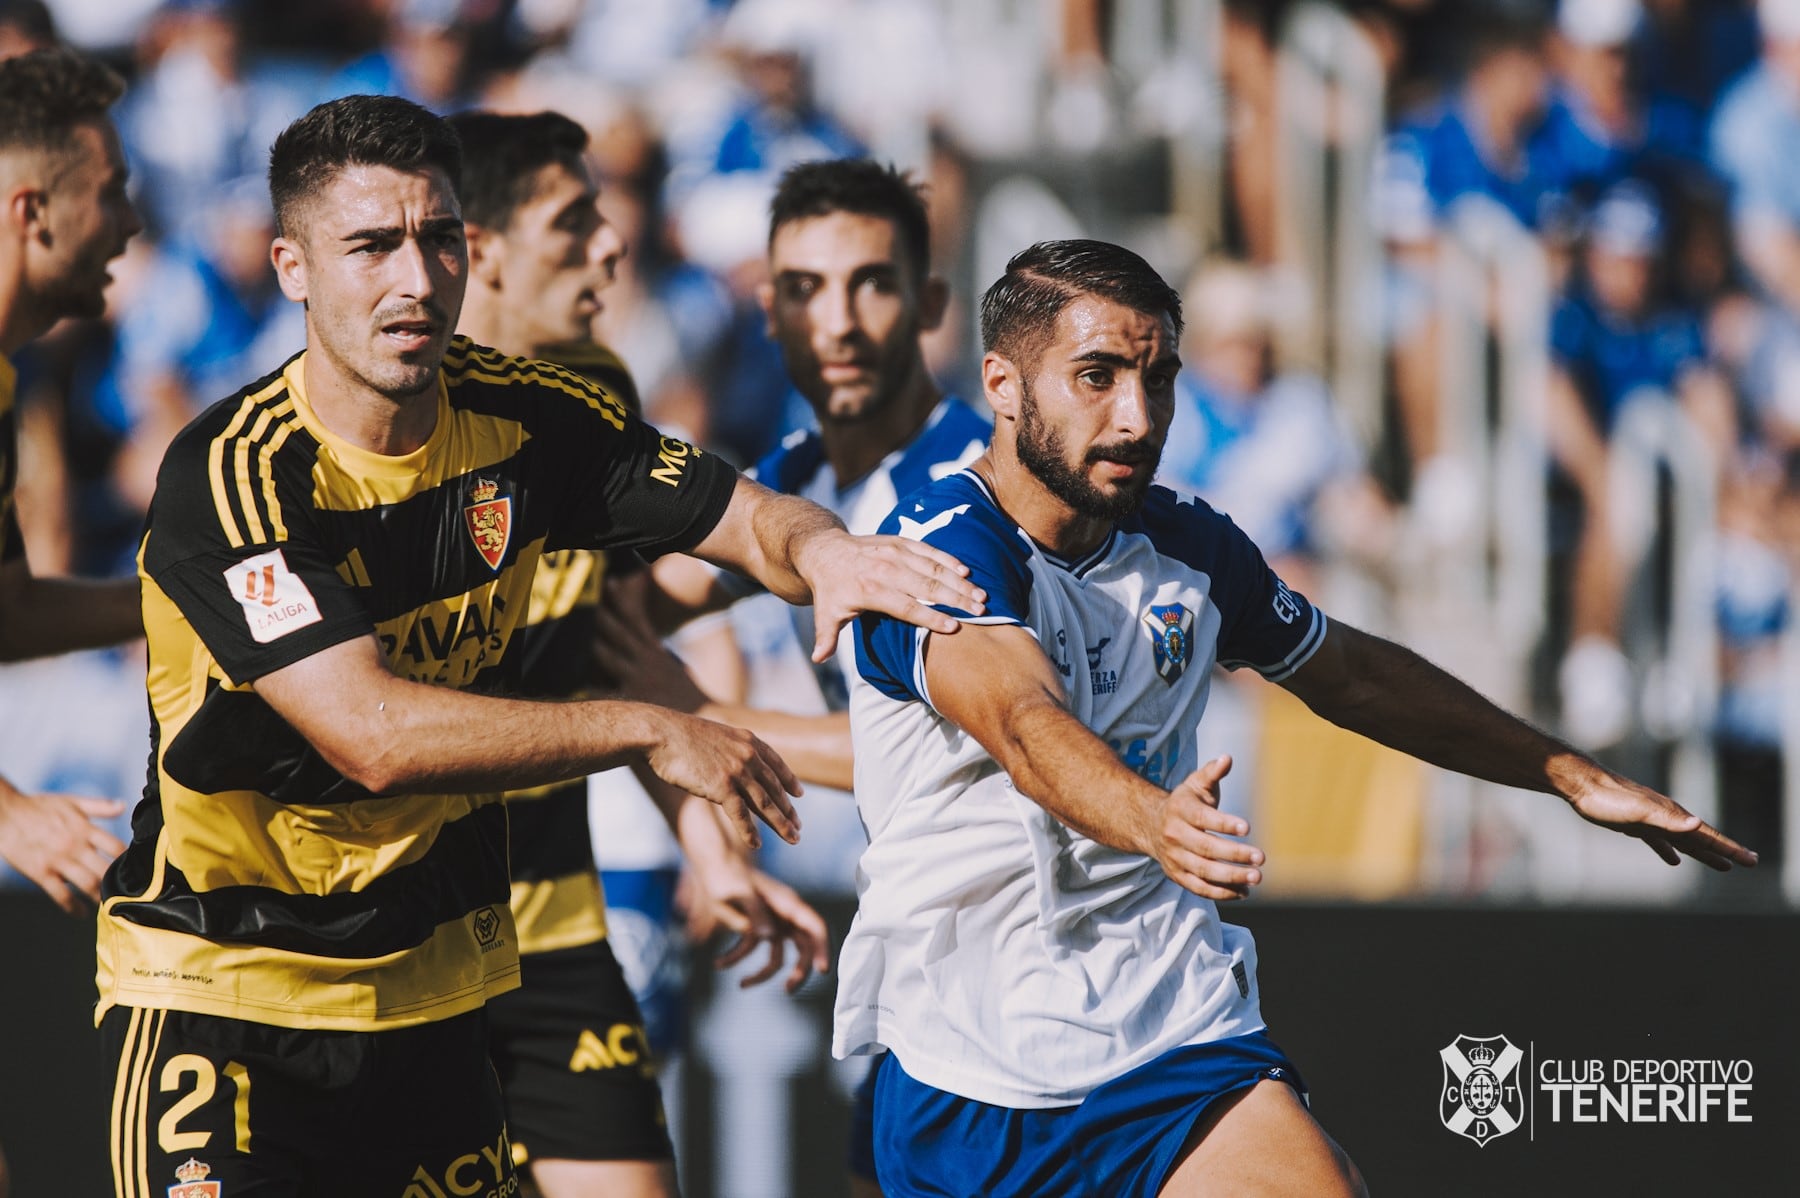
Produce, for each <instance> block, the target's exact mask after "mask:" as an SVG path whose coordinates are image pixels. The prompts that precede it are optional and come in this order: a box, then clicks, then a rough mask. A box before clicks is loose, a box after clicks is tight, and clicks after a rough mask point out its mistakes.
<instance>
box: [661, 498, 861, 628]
mask: <svg viewBox="0 0 1800 1198" xmlns="http://www.w3.org/2000/svg"><path fill="white" fill-rule="evenodd" d="M843 535H845V534H844V525H843V522H842V521H840V520H839V519H838V518H837V517H836V516H833V515H832V514H831V513H830V512H828V511H826V510H825V509H824V508H822V507H820V506H819V505H817V504H815V503H809V502H807V501H806V500H804V499H799V498H796V497H794V496H792V495H777V494H776V493H774V492H773V491H770V490H769V489H768V488H766V487H762V486H758V485H757V484H756V483H753V482H751V481H750V480H748V479H740V480H738V484H737V491H736V492H735V493H734V494H733V496H732V500H731V507H730V508H729V509H728V510H727V511H726V513H725V516H724V518H723V519H721V520H720V521H719V524H718V526H717V527H716V528H714V529H713V531H712V532H711V533H709V534H708V535H707V537H706V538H705V539H704V540H702V541H701V542H700V544H699V545H697V546H695V548H694V556H696V557H699V558H703V559H705V560H706V561H709V562H712V563H714V564H715V565H720V566H724V567H726V568H727V569H731V570H736V571H738V572H739V573H741V574H747V575H749V576H750V577H751V578H754V579H756V581H758V582H760V583H761V584H762V585H763V586H765V587H767V588H768V589H769V590H770V591H772V592H773V593H775V594H777V595H779V596H781V597H782V598H783V599H785V600H787V601H788V602H789V603H810V602H812V596H813V587H812V583H811V581H809V580H810V579H812V578H813V577H814V576H815V575H814V571H816V570H819V569H823V568H824V566H823V565H822V563H821V560H820V557H819V553H820V551H821V550H823V549H825V548H826V546H827V545H828V543H829V542H830V541H831V540H832V539H833V538H835V537H840V536H843Z"/></svg>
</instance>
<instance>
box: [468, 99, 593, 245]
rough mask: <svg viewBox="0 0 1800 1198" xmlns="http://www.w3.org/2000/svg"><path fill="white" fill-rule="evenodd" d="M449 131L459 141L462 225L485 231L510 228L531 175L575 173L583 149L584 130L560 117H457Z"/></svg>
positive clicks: (542, 114)
mask: <svg viewBox="0 0 1800 1198" xmlns="http://www.w3.org/2000/svg"><path fill="white" fill-rule="evenodd" d="M450 127H451V128H452V129H455V130H456V135H457V137H459V138H460V139H461V140H462V150H463V170H462V186H461V187H460V188H458V190H457V195H458V197H459V198H460V199H461V200H462V211H463V219H464V220H466V221H469V222H470V223H471V224H477V225H481V226H482V227H484V228H488V229H504V228H506V226H507V225H509V224H511V223H512V218H513V213H514V212H516V211H518V208H519V205H520V204H523V203H525V202H526V201H527V200H529V199H531V181H532V176H533V175H535V174H537V173H538V172H539V171H540V170H542V169H543V168H545V167H547V166H550V165H552V164H557V165H562V166H569V167H578V166H579V165H580V163H581V155H582V152H583V151H584V150H586V149H587V145H588V135H587V130H586V129H583V128H582V127H581V126H580V125H578V124H576V123H575V122H574V121H572V120H570V119H569V118H568V117H566V116H564V115H563V114H562V113H560V112H534V113H531V114H530V115H528V116H526V115H515V114H510V113H499V112H459V113H457V114H456V115H455V116H453V117H451V118H450Z"/></svg>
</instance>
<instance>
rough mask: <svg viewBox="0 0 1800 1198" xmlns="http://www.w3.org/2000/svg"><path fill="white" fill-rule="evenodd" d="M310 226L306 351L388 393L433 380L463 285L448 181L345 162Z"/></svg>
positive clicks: (458, 228)
mask: <svg viewBox="0 0 1800 1198" xmlns="http://www.w3.org/2000/svg"><path fill="white" fill-rule="evenodd" d="M306 225H307V227H306V230H305V232H304V241H305V294H304V299H305V300H306V305H307V340H308V345H309V347H310V348H313V349H316V350H318V351H319V352H321V353H322V354H324V355H325V356H327V357H329V358H330V359H331V360H332V362H333V364H334V365H335V366H336V367H337V368H338V369H340V370H342V371H343V372H344V374H346V375H348V376H349V377H351V378H353V379H355V380H356V381H357V382H359V383H361V384H362V385H363V386H365V387H367V388H369V389H370V390H372V391H375V392H377V393H378V394H381V395H385V396H388V397H389V398H394V399H399V398H404V397H408V396H413V395H417V394H419V393H420V392H422V391H424V390H425V389H426V388H428V387H431V386H433V385H435V383H436V380H437V370H438V367H439V365H440V364H441V363H442V362H443V359H444V351H445V350H446V349H447V348H448V347H449V344H450V335H451V333H452V331H453V330H454V329H455V328H456V318H457V316H458V315H460V313H461V312H462V301H463V291H464V288H465V287H466V286H467V283H468V265H469V262H468V246H467V244H466V242H465V241H464V238H463V226H462V217H461V215H460V212H459V211H458V209H457V205H456V199H455V195H454V193H453V192H452V191H451V188H450V184H449V180H448V179H446V178H445V177H444V176H443V175H442V174H441V173H440V172H438V171H436V170H425V171H398V170H394V169H392V168H390V167H381V166H352V167H347V168H345V169H344V170H342V171H340V172H339V173H338V175H337V177H336V178H335V179H333V181H332V182H331V183H330V184H328V185H327V186H326V187H325V188H323V189H321V191H320V192H319V194H318V196H317V197H316V198H315V199H314V200H313V202H312V203H311V205H310V206H309V216H308V219H307V221H306Z"/></svg>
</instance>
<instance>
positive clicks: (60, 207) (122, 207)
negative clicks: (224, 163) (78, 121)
mask: <svg viewBox="0 0 1800 1198" xmlns="http://www.w3.org/2000/svg"><path fill="white" fill-rule="evenodd" d="M47 174H48V176H49V178H50V180H51V182H50V186H49V188H48V193H49V196H48V200H47V201H46V205H45V208H46V210H45V214H44V217H45V223H46V226H47V228H46V232H47V233H48V237H47V238H46V239H45V240H44V241H41V242H40V241H36V240H34V243H33V244H34V246H36V247H37V248H38V249H39V250H40V251H41V254H42V259H41V260H40V261H39V262H38V263H37V264H36V269H35V270H34V271H33V274H34V275H35V276H36V280H37V281H36V284H35V288H34V289H35V291H36V292H37V297H38V302H39V303H40V304H42V305H43V308H44V310H45V311H46V312H47V313H49V314H52V315H55V316H73V317H82V318H92V317H97V316H99V315H101V314H102V313H103V312H104V311H105V310H106V299H105V292H106V285H107V284H108V283H110V282H111V281H112V276H111V275H109V274H108V273H107V270H106V267H107V264H108V263H110V262H111V261H112V260H113V259H114V258H117V257H118V256H119V255H120V254H122V253H124V252H125V243H126V241H128V240H129V239H130V238H131V236H132V235H133V234H135V233H136V232H137V231H138V230H139V229H141V228H143V225H142V224H141V223H140V222H139V221H138V217H137V212H136V210H135V209H133V208H132V206H131V200H130V199H129V198H128V197H127V195H126V193H125V161H124V155H123V153H122V151H121V150H120V148H119V137H118V134H117V133H115V132H114V131H113V128H112V126H111V125H110V124H107V123H105V122H97V123H93V124H88V125H84V126H81V127H79V128H77V129H76V130H75V132H74V136H73V137H72V138H71V144H70V148H69V149H68V151H67V152H66V153H63V154H60V155H56V156H55V157H54V158H53V159H52V161H51V162H50V163H49V164H48V166H47Z"/></svg>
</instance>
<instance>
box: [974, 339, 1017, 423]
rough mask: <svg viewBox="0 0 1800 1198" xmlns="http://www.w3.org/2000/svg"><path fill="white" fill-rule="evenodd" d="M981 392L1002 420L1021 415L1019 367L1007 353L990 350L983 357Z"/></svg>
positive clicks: (1013, 418) (1012, 418)
mask: <svg viewBox="0 0 1800 1198" xmlns="http://www.w3.org/2000/svg"><path fill="white" fill-rule="evenodd" d="M981 393H982V395H983V396H984V397H985V398H986V399H987V402H988V407H990V408H992V409H994V415H995V416H996V417H997V418H999V419H1002V420H1015V419H1017V418H1018V415H1019V368H1018V367H1017V366H1015V365H1014V364H1013V361H1012V359H1011V358H1008V357H1007V356H1006V355H1005V354H1001V353H996V352H995V351H993V350H989V351H988V352H987V353H985V354H983V355H982V357H981Z"/></svg>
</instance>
